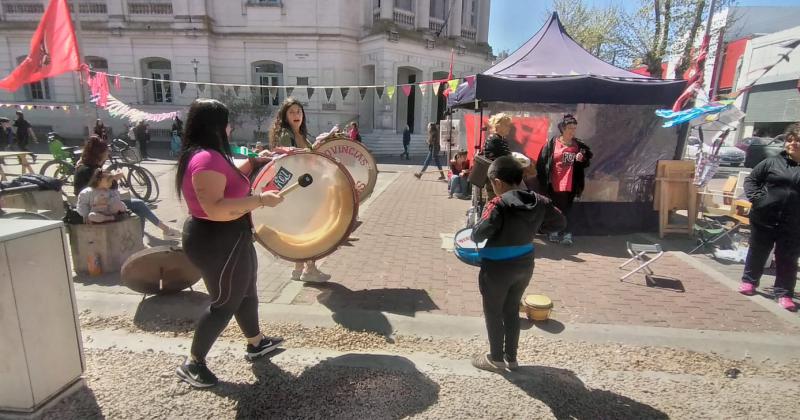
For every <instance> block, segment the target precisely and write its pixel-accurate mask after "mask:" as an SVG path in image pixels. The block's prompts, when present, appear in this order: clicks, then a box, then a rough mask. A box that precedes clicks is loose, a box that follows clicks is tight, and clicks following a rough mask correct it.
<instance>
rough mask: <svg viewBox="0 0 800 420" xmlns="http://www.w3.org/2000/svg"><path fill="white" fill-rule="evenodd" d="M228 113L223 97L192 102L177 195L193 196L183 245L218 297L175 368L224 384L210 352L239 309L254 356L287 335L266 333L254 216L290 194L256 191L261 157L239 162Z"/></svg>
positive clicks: (194, 382) (196, 380) (185, 375)
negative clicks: (253, 184)
mask: <svg viewBox="0 0 800 420" xmlns="http://www.w3.org/2000/svg"><path fill="white" fill-rule="evenodd" d="M228 115H229V112H228V108H227V107H226V106H225V105H224V104H223V103H222V102H219V101H217V100H214V99H196V100H195V101H194V102H192V105H191V106H190V108H189V114H188V116H187V118H186V132H185V139H184V144H183V146H182V147H181V154H180V156H179V157H178V170H177V172H176V175H175V189H176V191H177V192H178V198H179V199H180V198H181V197H182V198H183V199H184V200H185V201H186V204H187V207H188V208H189V214H190V216H191V217H189V218H188V219H187V220H186V222H185V223H184V228H183V250H184V252H186V256H187V257H188V258H189V260H190V261H191V262H192V263H193V264H194V265H195V266H197V268H199V269H200V272H201V273H202V275H203V282H204V283H205V285H206V288H207V290H208V293H209V295H210V296H211V303H210V304H209V305H208V306H207V307H206V308H205V310H204V311H203V313H202V315H201V316H200V320H199V321H198V322H197V327H196V328H195V332H194V336H193V337H192V346H191V349H190V351H189V355H188V356H187V358H186V360H185V361H184V362H183V363H182V364H181V365H180V366H178V368H177V369H176V374H177V375H178V377H179V378H180V379H181V380H183V381H185V382H187V383H189V384H190V385H191V386H194V387H197V388H205V387H210V386H214V385H215V384H216V383H217V381H218V379H217V377H216V375H214V373H213V372H211V370H210V369H209V368H208V366H207V365H206V356H207V355H208V352H209V350H210V349H211V346H212V345H213V344H214V342H215V341H216V340H217V338H218V337H219V335H220V334H221V333H222V331H223V330H224V329H225V327H226V326H227V325H228V323H229V322H230V320H231V318H233V317H234V316H235V317H236V322H237V323H238V324H239V328H240V329H241V330H242V333H243V334H244V337H245V339H246V341H247V346H246V350H245V357H246V358H247V359H248V360H253V359H255V358H257V357H260V356H263V355H265V354H267V353H269V352H272V351H273V350H275V349H276V348H278V346H279V345H280V343H281V342H282V341H283V339H282V338H280V337H266V336H265V335H264V334H263V333H262V332H261V330H260V327H259V323H258V297H257V294H256V275H257V272H258V260H257V258H256V250H255V247H254V246H253V232H252V229H253V226H252V221H251V219H250V212H251V211H252V210H254V209H256V208H259V207H263V206H267V207H274V206H276V205H278V204H279V203H280V202H281V201H283V198H282V197H281V196H280V195H278V194H276V193H275V192H273V191H267V192H262V193H260V194H257V195H251V194H250V181H249V179H248V176H249V174H250V172H251V171H252V170H253V164H254V162H253V161H251V160H250V159H248V160H247V161H246V162H244V163H243V164H241V165H240V166H239V167H236V166H234V164H233V158H232V155H231V151H230V143H229V142H228V137H229V136H230V132H231V126H230V124H229V121H228ZM256 159H258V158H256ZM254 160H255V159H254Z"/></svg>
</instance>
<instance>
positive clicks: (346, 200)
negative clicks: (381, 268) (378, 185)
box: [251, 151, 358, 262]
mask: <svg viewBox="0 0 800 420" xmlns="http://www.w3.org/2000/svg"><path fill="white" fill-rule="evenodd" d="M306 173H308V174H310V175H311V177H312V178H313V179H314V182H313V183H311V185H309V186H307V187H304V188H298V189H296V190H294V191H292V192H290V193H288V194H286V195H285V196H284V199H283V201H282V202H281V203H280V204H278V205H277V206H275V207H260V208H257V209H255V210H253V211H252V212H251V215H252V218H253V227H254V228H255V232H256V240H257V241H258V242H259V243H260V244H261V245H263V246H264V247H265V248H266V249H267V250H269V251H270V252H272V253H273V254H275V255H277V256H279V257H281V258H284V259H287V260H289V261H295V262H300V261H307V260H314V259H318V258H322V257H324V256H326V255H328V254H330V253H331V252H333V251H335V250H336V248H337V247H338V246H339V245H341V243H342V242H344V241H345V240H346V239H347V237H348V235H349V234H350V232H351V231H352V229H353V227H354V225H355V221H356V216H357V215H358V200H357V193H356V190H355V184H354V183H353V179H352V177H351V176H350V173H349V172H348V171H347V169H345V167H344V166H342V165H341V164H340V163H337V162H336V161H334V160H333V159H331V158H329V157H327V156H325V155H322V154H319V153H316V152H307V151H298V152H292V153H289V154H287V155H284V156H281V157H279V158H277V159H275V160H273V161H272V162H269V163H268V164H267V165H266V166H264V168H263V169H262V170H261V172H259V174H258V175H257V176H256V178H255V180H254V182H253V193H254V194H260V193H261V192H263V191H270V190H272V191H280V190H282V189H284V188H286V187H288V186H290V185H291V184H293V183H295V182H297V179H298V178H299V177H300V176H301V175H303V174H306Z"/></svg>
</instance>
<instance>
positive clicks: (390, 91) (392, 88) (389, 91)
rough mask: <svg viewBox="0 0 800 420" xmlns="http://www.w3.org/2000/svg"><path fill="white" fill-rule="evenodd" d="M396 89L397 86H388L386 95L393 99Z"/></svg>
mask: <svg viewBox="0 0 800 420" xmlns="http://www.w3.org/2000/svg"><path fill="white" fill-rule="evenodd" d="M396 90H397V86H386V96H388V97H389V99H392V98H393V97H394V92H395V91H396Z"/></svg>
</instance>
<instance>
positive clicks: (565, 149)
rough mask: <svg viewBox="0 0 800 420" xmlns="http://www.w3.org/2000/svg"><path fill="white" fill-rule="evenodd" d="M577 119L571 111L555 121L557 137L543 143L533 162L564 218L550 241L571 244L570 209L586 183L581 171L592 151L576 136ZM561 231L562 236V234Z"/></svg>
mask: <svg viewBox="0 0 800 420" xmlns="http://www.w3.org/2000/svg"><path fill="white" fill-rule="evenodd" d="M577 129H578V120H577V119H575V117H574V116H572V115H571V114H566V115H564V118H563V119H562V120H561V122H560V123H558V130H559V131H560V132H561V135H560V136H553V137H552V138H550V140H549V141H548V142H547V143H545V145H544V147H542V150H541V152H540V153H539V159H538V160H537V161H536V176H537V177H538V178H539V184H540V187H541V191H546V192H547V196H548V197H550V199H551V200H553V202H554V203H555V204H556V206H557V207H558V209H559V210H561V212H562V213H563V214H564V217H566V218H567V226H566V228H564V231H563V232H561V234H559V233H558V232H555V233H551V234H550V235H549V236H548V237H547V239H548V240H549V241H550V242H560V243H561V244H562V245H567V246H570V245H572V243H573V239H572V232H571V230H570V211H571V210H572V204H573V202H574V201H575V197H580V195H581V193H583V187H584V185H585V179H584V178H585V176H584V171H585V169H586V168H588V167H589V162H590V161H591V159H592V151H591V149H589V146H587V145H586V144H585V143H583V142H582V141H580V140H579V139H578V138H577V137H575V131H576V130H577ZM562 234H563V236H561V235H562Z"/></svg>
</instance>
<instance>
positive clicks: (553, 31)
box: [448, 13, 685, 106]
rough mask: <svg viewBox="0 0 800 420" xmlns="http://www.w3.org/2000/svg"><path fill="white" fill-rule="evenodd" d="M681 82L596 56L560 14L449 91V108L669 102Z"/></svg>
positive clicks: (678, 92) (679, 91) (682, 85)
mask: <svg viewBox="0 0 800 420" xmlns="http://www.w3.org/2000/svg"><path fill="white" fill-rule="evenodd" d="M684 86H685V81H683V80H662V79H654V78H651V77H648V76H644V75H641V74H636V73H633V72H630V71H628V70H624V69H621V68H619V67H616V66H614V65H611V64H609V63H606V62H605V61H603V60H601V59H599V58H597V57H595V56H593V55H592V54H590V53H589V52H588V51H586V50H585V49H583V47H581V46H580V45H579V44H578V43H577V42H575V40H574V39H572V37H570V36H569V34H567V32H566V30H565V29H564V26H563V25H562V24H561V21H560V20H559V19H558V14H556V13H553V15H552V16H551V17H550V19H549V20H548V21H547V22H546V23H545V24H544V26H543V27H542V28H541V29H540V30H539V31H538V32H537V33H536V34H535V35H534V36H533V37H532V38H531V39H529V40H528V41H527V42H526V43H525V44H524V45H523V46H521V47H520V48H519V49H517V50H516V51H514V52H513V53H512V54H511V55H509V56H508V57H506V58H505V59H504V60H503V61H501V62H499V63H497V64H495V65H494V66H492V67H491V68H489V69H488V70H486V71H485V72H483V73H481V74H479V75H478V76H477V78H476V81H475V83H474V84H473V85H472V86H469V85H467V84H466V83H465V84H462V85H461V86H460V87H459V89H458V90H457V91H456V93H455V94H451V95H450V98H449V99H448V102H449V104H450V106H466V105H469V104H471V103H473V102H474V101H475V100H476V99H477V100H479V101H504V102H528V103H606V104H642V105H644V104H663V105H671V104H672V102H674V100H675V99H676V98H677V97H678V96H679V95H680V93H681V92H682V91H683V89H684Z"/></svg>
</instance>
